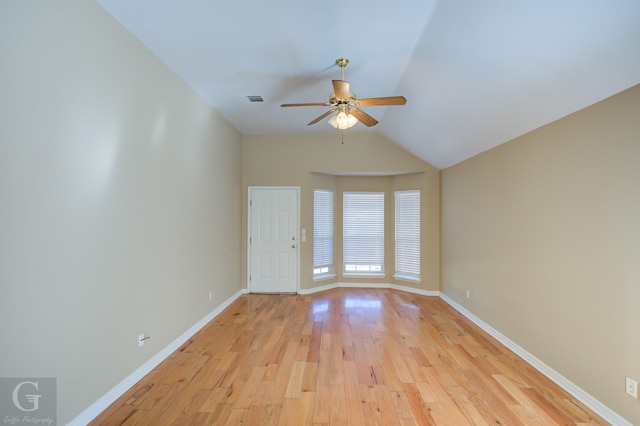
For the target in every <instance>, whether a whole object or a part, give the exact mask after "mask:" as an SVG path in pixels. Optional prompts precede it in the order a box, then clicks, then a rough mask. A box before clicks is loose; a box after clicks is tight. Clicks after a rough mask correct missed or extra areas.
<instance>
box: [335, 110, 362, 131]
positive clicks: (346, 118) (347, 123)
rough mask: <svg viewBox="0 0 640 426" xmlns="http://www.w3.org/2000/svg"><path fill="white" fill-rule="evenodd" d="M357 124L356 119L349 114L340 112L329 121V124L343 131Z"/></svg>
mask: <svg viewBox="0 0 640 426" xmlns="http://www.w3.org/2000/svg"><path fill="white" fill-rule="evenodd" d="M356 123H358V119H357V118H355V117H354V116H353V115H351V114H347V113H345V112H344V111H340V112H338V113H337V114H335V115H334V116H333V117H331V118H330V119H329V124H330V125H331V126H333V127H335V128H336V129H340V130H344V129H348V128H350V127H353V126H355V125H356Z"/></svg>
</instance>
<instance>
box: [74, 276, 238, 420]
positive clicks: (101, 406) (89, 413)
mask: <svg viewBox="0 0 640 426" xmlns="http://www.w3.org/2000/svg"><path fill="white" fill-rule="evenodd" d="M245 293H247V290H246V289H243V290H240V291H238V292H237V293H236V294H234V295H233V296H231V297H230V298H228V299H227V300H225V301H224V302H222V303H221V304H220V305H218V307H217V308H215V309H214V310H213V311H211V312H210V313H209V314H207V316H205V317H204V318H202V319H201V320H200V321H198V322H197V323H195V324H194V325H192V326H191V327H190V328H189V329H188V330H187V331H185V332H184V333H182V334H181V335H180V336H179V337H178V338H177V339H175V340H174V341H173V342H171V343H170V344H169V345H167V346H166V347H165V348H164V349H162V350H161V351H160V352H158V353H157V354H155V355H154V356H153V357H152V358H151V359H149V360H148V361H147V362H145V363H144V364H142V365H141V366H140V367H138V368H137V369H136V370H135V371H134V372H133V373H131V374H130V375H129V376H127V377H125V378H124V379H123V380H122V381H121V382H120V383H118V384H117V385H116V386H114V387H113V388H112V389H111V390H110V391H109V392H107V393H106V394H104V395H103V396H102V397H100V399H98V400H97V401H96V402H94V403H93V404H91V405H90V406H89V407H88V408H86V409H85V410H84V411H83V412H82V413H80V414H79V415H78V416H76V417H75V418H74V419H73V420H71V422H69V423H67V425H71V426H76V425H77V426H84V425H86V424H88V423H89V422H91V421H92V420H93V419H95V418H96V417H98V415H99V414H100V413H102V412H103V411H104V410H105V409H106V408H107V407H109V406H110V405H111V404H113V402H114V401H116V400H117V399H118V398H120V397H121V396H122V395H123V394H124V393H125V392H126V391H128V390H129V389H131V387H133V385H135V384H136V383H138V381H140V379H142V378H143V377H144V376H146V375H147V374H148V373H149V372H150V371H151V370H153V369H154V368H155V367H156V366H157V365H158V364H160V363H161V362H162V361H164V360H165V359H166V358H167V357H168V356H169V355H171V354H172V353H174V352H175V351H176V350H177V349H178V348H180V346H182V345H183V344H184V343H185V342H186V341H187V340H189V339H190V338H191V337H192V336H193V335H194V334H196V333H197V332H198V331H200V329H201V328H202V327H204V326H205V325H207V324H208V323H209V322H210V321H211V320H212V319H214V318H215V317H217V316H218V315H219V314H220V313H221V312H222V311H224V310H225V309H226V308H227V307H228V306H229V305H231V303H233V302H234V301H235V300H236V299H237V298H238V297H240V296H241V295H243V294H245Z"/></svg>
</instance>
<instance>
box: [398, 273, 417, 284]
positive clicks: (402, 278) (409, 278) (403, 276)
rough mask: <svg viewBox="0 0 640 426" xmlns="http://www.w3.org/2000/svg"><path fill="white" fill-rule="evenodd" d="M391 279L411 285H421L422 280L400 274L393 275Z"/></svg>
mask: <svg viewBox="0 0 640 426" xmlns="http://www.w3.org/2000/svg"><path fill="white" fill-rule="evenodd" d="M393 278H394V279H396V280H400V281H410V282H412V283H421V282H422V280H421V279H420V277H416V276H413V275H402V274H394V275H393Z"/></svg>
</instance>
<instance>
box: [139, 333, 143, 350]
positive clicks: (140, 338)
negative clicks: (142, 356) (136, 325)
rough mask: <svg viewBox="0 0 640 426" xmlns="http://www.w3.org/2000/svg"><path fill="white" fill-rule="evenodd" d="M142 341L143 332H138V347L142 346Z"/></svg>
mask: <svg viewBox="0 0 640 426" xmlns="http://www.w3.org/2000/svg"><path fill="white" fill-rule="evenodd" d="M144 341H145V338H144V333H142V334H140V335H139V336H138V347H139V348H141V347H143V346H144Z"/></svg>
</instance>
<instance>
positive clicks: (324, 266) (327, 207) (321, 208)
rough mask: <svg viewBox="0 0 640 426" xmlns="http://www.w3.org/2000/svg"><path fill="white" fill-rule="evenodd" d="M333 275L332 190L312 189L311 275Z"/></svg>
mask: <svg viewBox="0 0 640 426" xmlns="http://www.w3.org/2000/svg"><path fill="white" fill-rule="evenodd" d="M332 275H333V191H329V190H325V189H316V190H315V191H313V277H314V278H322V277H323V276H332Z"/></svg>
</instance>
